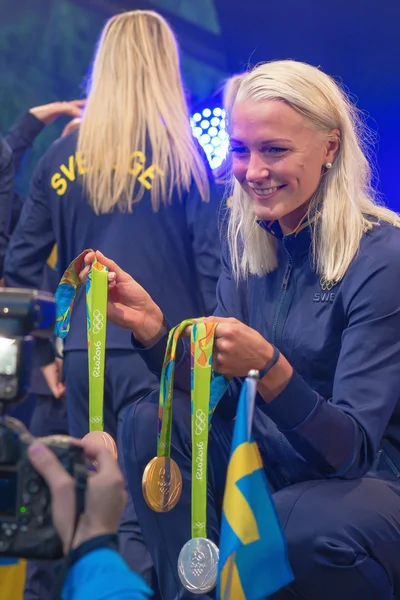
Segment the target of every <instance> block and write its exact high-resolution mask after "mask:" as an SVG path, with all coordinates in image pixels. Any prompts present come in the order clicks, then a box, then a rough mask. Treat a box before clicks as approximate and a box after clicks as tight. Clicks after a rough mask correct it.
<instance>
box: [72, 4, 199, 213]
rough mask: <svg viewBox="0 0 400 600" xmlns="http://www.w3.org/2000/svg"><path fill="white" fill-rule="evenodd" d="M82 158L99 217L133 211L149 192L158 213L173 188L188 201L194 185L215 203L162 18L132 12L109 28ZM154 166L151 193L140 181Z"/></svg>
mask: <svg viewBox="0 0 400 600" xmlns="http://www.w3.org/2000/svg"><path fill="white" fill-rule="evenodd" d="M77 152H78V153H79V154H80V156H81V157H83V159H84V163H85V167H86V170H87V172H86V173H85V174H84V175H83V183H84V187H85V190H86V192H87V194H88V197H89V201H90V203H91V205H92V206H93V208H94V210H95V211H96V213H108V212H111V211H112V210H113V208H114V207H115V206H116V205H118V207H119V208H120V209H122V210H128V211H131V210H132V206H133V204H135V203H136V202H138V201H139V200H140V199H141V198H142V196H143V193H144V191H145V187H147V188H148V189H149V187H150V186H151V201H152V206H153V209H154V210H155V211H156V210H158V208H159V206H160V203H161V202H163V203H164V204H167V203H168V202H169V201H170V199H171V196H172V192H173V189H174V187H175V188H177V190H178V192H179V193H180V194H181V193H182V192H183V191H184V190H189V188H190V185H191V183H192V181H194V182H195V183H196V184H197V186H198V188H199V190H200V193H201V196H202V198H203V200H205V201H207V200H208V179H207V172H206V169H205V166H204V164H203V161H202V159H201V157H200V155H199V153H198V151H197V149H196V146H195V143H194V140H193V136H192V132H191V128H190V122H189V116H188V110H187V105H186V101H185V97H184V92H183V86H182V81H181V75H180V67H179V54H178V48H177V42H176V40H175V37H174V35H173V33H172V31H171V29H170V27H169V25H168V24H167V22H166V21H165V20H164V19H163V18H162V17H161V16H160V15H158V14H157V13H155V12H152V11H141V10H135V11H130V12H125V13H122V14H120V15H117V16H115V17H113V18H112V19H110V20H109V21H108V23H107V24H106V26H105V27H104V30H103V32H102V34H101V37H100V40H99V43H98V47H97V51H96V55H95V59H94V64H93V69H92V74H91V78H90V81H89V86H88V97H87V103H86V108H85V113H84V116H83V120H82V124H81V127H80V130H79V136H78V146H77ZM146 154H147V161H148V162H147V163H146V162H145V157H146ZM150 157H151V162H149V158H150ZM151 165H153V168H152V169H151V170H150V171H149V172H148V176H147V177H146V178H145V186H144V185H143V184H141V183H140V177H141V175H143V173H144V172H145V170H146V168H148V167H150V166H151ZM142 181H143V180H142Z"/></svg>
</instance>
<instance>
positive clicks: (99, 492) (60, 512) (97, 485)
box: [28, 442, 126, 553]
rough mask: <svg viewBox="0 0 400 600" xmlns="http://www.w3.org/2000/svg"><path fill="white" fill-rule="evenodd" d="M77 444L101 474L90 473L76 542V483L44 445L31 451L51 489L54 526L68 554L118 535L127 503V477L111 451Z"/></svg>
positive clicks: (33, 463) (33, 462)
mask: <svg viewBox="0 0 400 600" xmlns="http://www.w3.org/2000/svg"><path fill="white" fill-rule="evenodd" d="M77 443H79V444H80V445H82V446H83V448H84V452H85V456H86V457H87V458H88V459H89V460H91V461H93V460H95V461H96V465H97V471H96V472H94V473H89V476H88V482H87V490H86V496H85V510H84V513H83V514H82V515H81V517H80V519H79V523H78V527H77V529H76V532H75V535H74V538H73V540H72V542H71V538H72V535H73V532H74V524H75V511H76V492H75V481H74V479H73V478H72V477H71V475H69V473H67V471H66V470H65V469H64V467H63V466H62V465H61V463H60V461H59V460H58V458H57V457H56V456H55V454H54V453H53V452H51V450H50V449H49V448H47V447H46V446H45V445H44V444H42V443H40V442H34V443H33V444H32V445H31V446H30V447H29V449H28V456H29V460H30V461H31V463H32V466H33V467H34V468H35V469H36V471H37V472H38V473H40V475H41V476H42V477H43V479H44V480H45V481H46V483H47V485H48V486H49V488H50V492H51V497H52V516H53V523H54V527H55V528H56V530H57V533H58V535H59V536H60V538H61V540H62V543H63V548H64V553H67V552H68V551H69V550H70V549H73V548H76V547H78V546H79V545H80V544H82V543H83V542H85V541H86V540H89V539H91V538H93V537H95V536H98V535H102V534H107V533H116V532H117V530H118V525H119V520H120V517H121V513H122V510H123V508H124V506H125V504H126V492H125V490H124V478H123V476H122V473H121V471H120V470H119V467H118V464H117V463H116V461H115V460H114V458H113V457H112V455H111V454H110V452H109V451H108V450H105V449H103V448H101V447H99V446H96V445H93V444H91V443H87V444H86V443H84V442H77Z"/></svg>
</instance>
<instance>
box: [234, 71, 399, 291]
mask: <svg viewBox="0 0 400 600" xmlns="http://www.w3.org/2000/svg"><path fill="white" fill-rule="evenodd" d="M246 98H251V99H253V100H256V101H265V100H282V101H284V102H286V103H287V104H289V105H290V106H291V107H292V108H293V109H294V110H296V111H297V112H299V113H300V114H301V115H303V116H304V117H305V119H307V121H308V122H309V124H310V126H311V127H312V128H313V129H314V130H315V131H317V132H321V133H322V134H324V133H325V134H328V133H329V132H330V131H332V130H333V129H338V130H339V131H340V147H339V150H338V152H337V155H336V158H335V161H334V164H333V167H332V168H331V169H330V170H329V171H326V172H325V173H324V174H323V175H322V176H321V179H320V182H319V185H318V188H317V190H316V191H315V193H314V195H313V197H312V198H311V201H310V204H309V209H308V210H309V212H311V211H315V210H317V211H318V218H317V220H316V222H315V225H314V227H313V228H312V231H313V233H312V250H313V259H314V265H315V269H316V271H317V273H319V274H321V275H323V276H324V277H325V278H326V279H327V280H329V281H336V282H338V281H340V280H341V279H342V278H343V277H344V275H345V273H346V271H347V269H348V267H349V265H350V263H351V261H352V259H353V258H354V256H355V254H356V252H357V250H358V248H359V245H360V240H361V237H362V235H363V234H364V232H365V231H368V230H370V229H371V228H372V227H373V226H374V224H375V223H376V222H377V221H387V222H389V223H392V224H393V225H395V226H396V227H400V219H399V217H398V215H397V214H396V213H394V212H393V211H391V210H389V209H388V208H385V207H384V206H382V205H380V204H379V203H378V198H377V196H376V194H375V192H374V190H373V189H372V185H371V179H372V175H371V167H370V164H369V161H368V158H367V155H368V150H367V148H368V139H369V138H368V131H367V130H366V128H365V127H364V124H363V119H362V118H361V115H360V114H359V111H358V110H357V108H356V107H355V106H354V104H353V103H352V102H351V100H350V99H349V98H348V97H347V95H346V93H345V92H344V91H343V90H342V89H341V88H340V87H339V85H338V84H337V83H336V82H335V81H334V80H333V79H332V78H331V77H329V76H328V75H326V74H325V73H323V72H322V71H320V70H319V69H317V68H316V67H313V66H311V65H308V64H305V63H301V62H296V61H292V60H284V61H273V62H269V63H265V64H261V65H259V66H257V67H255V68H254V70H252V71H251V72H249V73H246V74H244V75H243V76H242V78H241V80H240V85H239V86H238V87H237V88H236V94H235V95H234V96H233V97H232V98H231V102H230V106H229V107H228V112H229V113H231V112H232V109H233V107H234V105H235V102H240V101H243V100H245V99H246ZM228 121H229V114H228ZM229 212H230V215H229V224H228V241H229V247H230V254H231V261H232V269H233V273H234V276H235V278H236V279H239V278H240V277H246V276H247V275H248V273H254V274H257V275H264V274H266V273H269V272H271V271H272V270H273V269H275V268H276V266H277V257H276V243H275V241H274V238H273V237H272V236H270V235H268V234H266V232H265V231H264V230H263V229H261V228H260V227H259V226H258V225H257V223H256V217H255V215H254V211H253V206H252V203H251V201H250V199H249V198H248V196H247V195H246V193H245V192H244V191H243V190H242V188H241V187H240V185H239V183H238V182H234V185H233V196H232V200H231V210H230V211H229Z"/></svg>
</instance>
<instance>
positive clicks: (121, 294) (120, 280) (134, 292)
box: [79, 250, 166, 347]
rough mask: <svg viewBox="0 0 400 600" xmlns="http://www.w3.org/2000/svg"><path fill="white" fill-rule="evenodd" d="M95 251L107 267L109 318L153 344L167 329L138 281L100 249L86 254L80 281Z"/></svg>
mask: <svg viewBox="0 0 400 600" xmlns="http://www.w3.org/2000/svg"><path fill="white" fill-rule="evenodd" d="M95 254H96V258H97V260H98V261H99V262H100V263H101V264H103V265H105V266H106V267H107V268H108V306H107V317H108V319H109V320H110V321H111V323H114V324H115V325H118V326H119V327H123V328H124V329H130V330H131V331H132V333H133V335H134V336H135V338H136V339H137V340H138V342H140V343H141V344H142V345H143V346H144V347H150V346H152V345H153V344H155V343H156V342H157V341H158V340H159V339H160V337H162V336H163V335H164V333H165V331H166V326H165V323H164V315H163V313H162V311H161V309H160V307H159V306H158V305H157V304H156V303H155V302H154V301H153V299H152V298H151V296H150V295H149V294H148V293H147V292H146V290H145V289H144V288H142V286H141V285H139V284H138V283H137V282H136V281H135V280H134V279H133V278H132V277H131V276H130V275H129V274H128V273H126V272H125V271H123V270H122V269H121V268H120V267H119V266H118V265H117V264H116V263H115V262H114V261H113V260H110V259H109V258H107V257H106V256H104V254H102V253H101V252H100V251H99V250H97V251H96V253H94V252H89V253H88V254H87V255H86V256H85V265H86V267H85V268H84V269H83V271H82V272H81V274H80V276H79V277H80V280H81V281H82V282H85V281H86V276H87V274H88V271H89V268H90V265H91V264H92V262H93V260H94V257H95Z"/></svg>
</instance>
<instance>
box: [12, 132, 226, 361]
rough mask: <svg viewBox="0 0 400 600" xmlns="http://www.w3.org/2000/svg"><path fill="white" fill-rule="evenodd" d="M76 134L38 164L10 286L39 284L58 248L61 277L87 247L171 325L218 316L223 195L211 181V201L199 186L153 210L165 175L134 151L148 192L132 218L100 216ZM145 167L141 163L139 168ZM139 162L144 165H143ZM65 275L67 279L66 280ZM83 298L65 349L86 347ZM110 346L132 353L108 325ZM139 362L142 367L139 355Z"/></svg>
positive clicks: (125, 337) (15, 241)
mask: <svg viewBox="0 0 400 600" xmlns="http://www.w3.org/2000/svg"><path fill="white" fill-rule="evenodd" d="M76 140H77V132H73V133H71V134H70V135H69V136H67V137H65V138H63V139H60V140H57V141H56V142H55V143H54V144H53V145H52V146H51V148H50V149H49V150H48V152H47V153H46V154H45V155H44V157H43V158H42V159H41V161H40V162H39V164H38V166H37V168H36V171H35V173H34V176H33V179H32V182H31V188H30V194H29V197H28V198H27V199H26V200H25V202H24V206H23V210H22V214H21V217H20V219H19V222H18V225H17V227H16V229H15V231H14V233H13V235H12V237H11V240H10V244H9V248H8V252H7V255H6V259H5V281H6V285H7V286H11V287H28V288H29V287H36V286H37V282H38V281H40V278H41V274H42V272H43V268H44V265H45V263H46V260H47V258H48V256H49V254H50V252H51V250H52V248H53V245H54V243H56V244H57V247H58V272H59V274H62V273H63V272H64V270H65V269H66V268H67V267H68V265H69V264H70V262H71V261H72V260H73V259H74V258H75V257H76V256H77V255H78V254H80V252H82V251H83V250H84V249H86V248H94V249H99V250H101V251H102V252H103V253H104V254H105V255H106V256H108V257H109V258H111V259H113V260H115V261H116V262H117V263H118V264H119V265H120V266H121V267H122V268H123V269H124V270H125V271H127V272H128V273H130V274H131V275H132V276H133V277H134V278H135V279H136V280H137V281H138V282H139V283H140V284H141V285H142V286H143V287H144V288H146V289H147V290H148V291H149V293H150V294H151V295H152V296H153V297H154V298H156V300H157V302H158V303H159V304H160V306H162V308H163V310H164V312H165V315H166V317H167V319H168V321H169V322H171V323H178V322H179V321H181V320H182V319H183V317H184V316H186V315H193V316H195V315H199V314H200V315H201V314H212V312H213V311H214V309H215V306H216V296H215V289H216V284H217V280H218V276H219V273H220V241H219V231H218V211H219V208H220V202H221V198H220V194H219V191H218V190H217V188H216V186H215V184H213V182H212V179H211V177H210V186H211V193H210V201H209V202H207V203H206V202H203V201H202V200H201V197H200V194H199V192H198V190H197V187H196V186H195V185H194V184H193V185H192V187H191V189H190V191H189V192H187V193H185V192H183V193H182V197H181V198H179V195H178V192H177V191H176V193H175V194H173V197H172V200H171V204H170V205H168V206H164V205H163V204H162V205H161V207H160V209H159V211H158V212H156V213H154V212H153V210H152V207H151V202H150V190H151V186H152V181H153V178H154V177H157V176H159V175H158V171H157V168H156V165H153V164H152V161H151V156H150V155H148V156H147V157H145V156H144V155H143V156H142V155H141V160H140V161H139V162H138V161H137V160H136V159H137V155H138V154H139V153H140V149H139V150H137V151H135V152H133V153H132V157H131V158H132V161H135V165H134V167H135V169H136V171H137V169H138V168H139V169H140V170H141V173H140V175H139V181H140V182H141V184H142V185H143V187H144V195H143V198H142V199H141V201H140V202H139V203H138V204H135V206H134V208H133V212H132V213H128V212H120V211H119V210H118V209H115V210H114V211H113V212H112V213H110V214H103V215H96V214H95V213H94V211H93V209H92V208H91V206H89V204H88V202H87V200H86V198H85V194H84V192H83V190H82V186H81V177H80V175H81V174H82V173H83V171H84V166H83V161H82V159H80V158H79V156H77V153H76ZM139 163H140V164H139ZM138 165H139V166H138ZM60 278H61V275H60ZM86 348H87V341H86V316H85V294H84V291H83V289H81V290H80V291H79V292H78V295H77V299H76V301H75V304H74V308H73V312H72V319H71V330H70V333H69V334H68V336H67V338H66V340H65V350H84V349H86ZM107 348H108V349H119V350H122V349H130V350H132V346H131V343H130V334H129V332H128V331H126V330H123V329H121V328H119V327H116V326H114V325H108V328H107ZM137 360H138V364H139V365H140V364H142V363H141V360H140V359H139V358H138V359H137Z"/></svg>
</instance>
